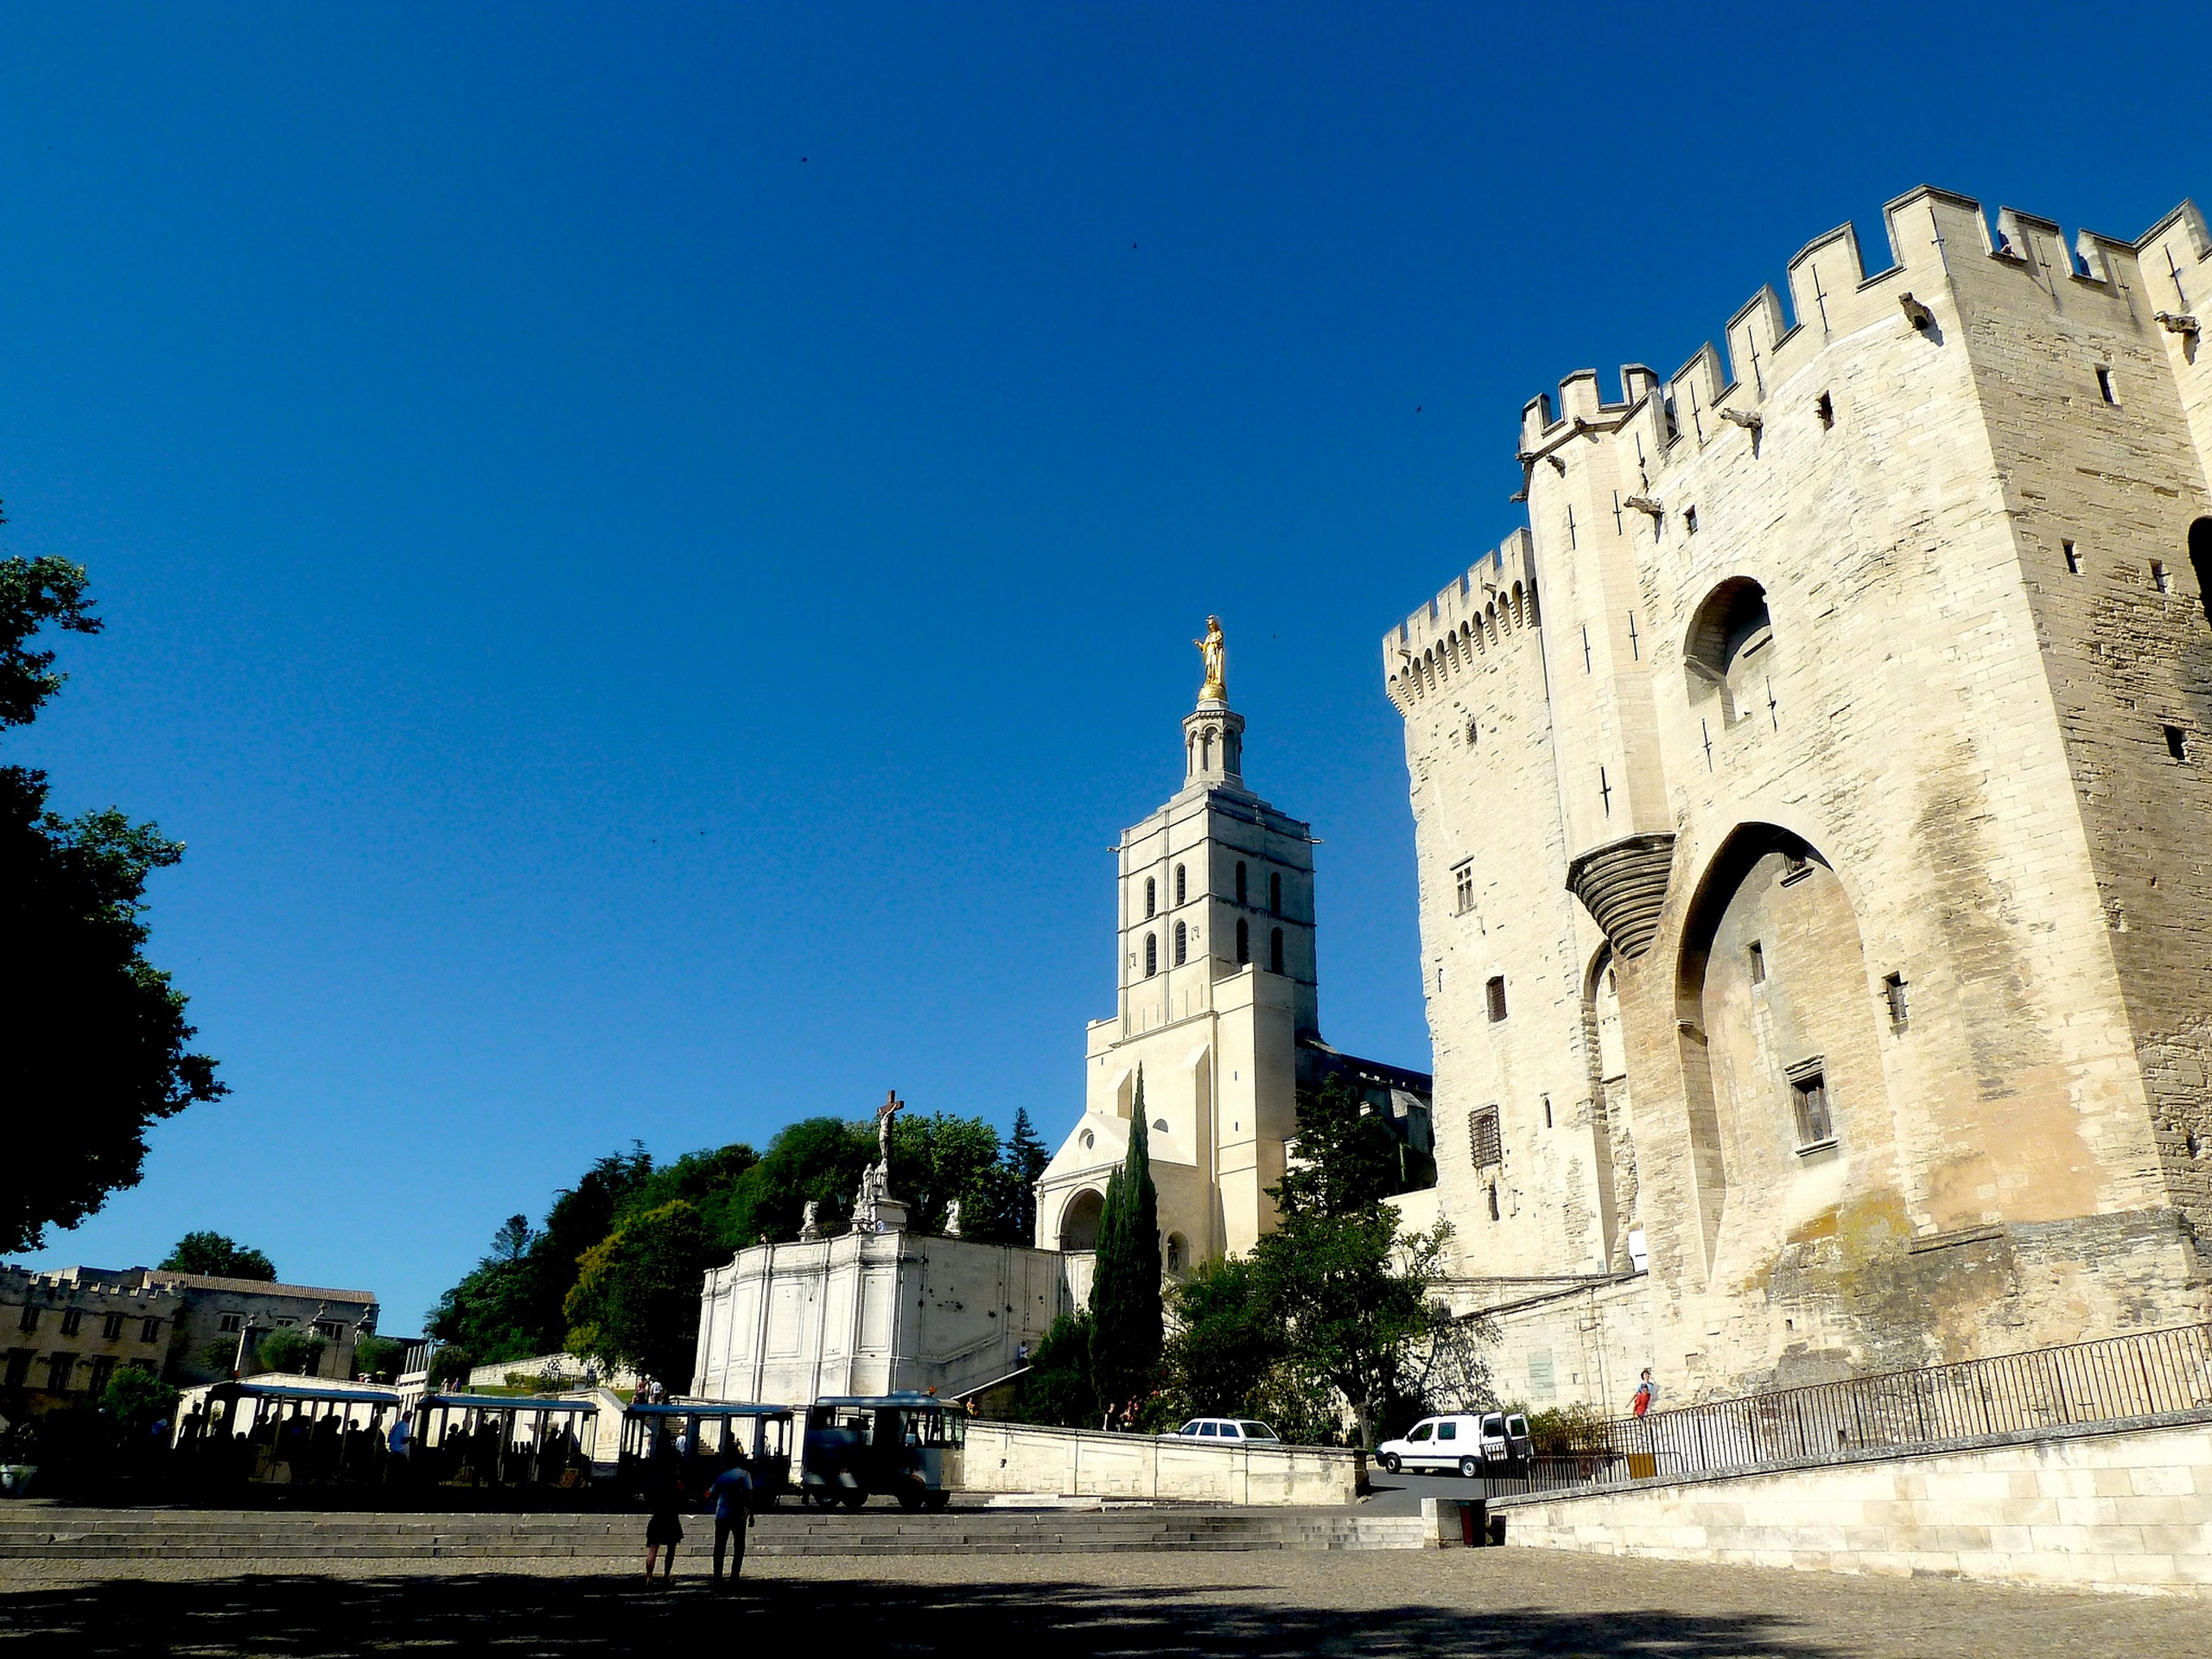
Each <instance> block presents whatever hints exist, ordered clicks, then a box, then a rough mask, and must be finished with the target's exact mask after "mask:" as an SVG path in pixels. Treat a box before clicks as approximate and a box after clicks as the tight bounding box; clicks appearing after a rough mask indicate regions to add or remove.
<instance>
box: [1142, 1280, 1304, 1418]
mask: <svg viewBox="0 0 2212 1659" xmlns="http://www.w3.org/2000/svg"><path fill="white" fill-rule="evenodd" d="M1254 1278H1255V1275H1254V1270H1253V1264H1252V1261H1251V1258H1250V1257H1249V1256H1230V1257H1221V1256H1217V1257H1215V1258H1213V1259H1212V1260H1211V1261H1208V1262H1199V1263H1198V1266H1197V1267H1196V1268H1193V1269H1192V1272H1191V1275H1190V1277H1189V1278H1187V1279H1185V1280H1184V1281H1182V1282H1181V1283H1179V1284H1177V1285H1175V1286H1174V1287H1173V1288H1172V1289H1171V1290H1170V1291H1169V1293H1168V1296H1169V1302H1170V1306H1171V1307H1172V1309H1173V1313H1174V1327H1175V1328H1174V1333H1173V1335H1172V1336H1170V1337H1169V1338H1167V1342H1166V1350H1165V1351H1164V1353H1163V1354H1162V1356H1161V1369H1162V1372H1163V1374H1164V1379H1165V1383H1166V1389H1167V1391H1168V1393H1169V1394H1170V1395H1172V1396H1173V1399H1174V1401H1175V1402H1176V1406H1177V1409H1178V1410H1179V1412H1180V1413H1181V1414H1183V1415H1184V1416H1186V1417H1221V1416H1230V1417H1243V1416H1250V1415H1253V1414H1257V1413H1259V1412H1261V1411H1262V1395H1263V1394H1264V1391H1265V1389H1266V1386H1267V1383H1268V1376H1269V1375H1270V1374H1271V1373H1272V1372H1273V1371H1274V1370H1275V1368H1276V1367H1277V1366H1278V1365H1279V1364H1280V1363H1281V1361H1282V1359H1283V1354H1284V1349H1283V1340H1282V1328H1281V1325H1278V1324H1277V1323H1276V1322H1275V1320H1274V1318H1273V1317H1272V1315H1271V1314H1270V1313H1269V1311H1268V1308H1267V1307H1266V1306H1265V1305H1264V1304H1263V1303H1262V1300H1261V1298H1260V1295H1259V1293H1258V1291H1257V1289H1256V1287H1255V1283H1254ZM1277 1427H1278V1428H1280V1427H1281V1426H1280V1425H1278V1426H1277Z"/></svg>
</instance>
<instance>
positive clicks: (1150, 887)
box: [1144, 875, 1160, 922]
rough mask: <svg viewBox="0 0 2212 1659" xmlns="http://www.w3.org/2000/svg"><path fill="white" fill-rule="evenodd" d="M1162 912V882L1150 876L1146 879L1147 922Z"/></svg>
mask: <svg viewBox="0 0 2212 1659" xmlns="http://www.w3.org/2000/svg"><path fill="white" fill-rule="evenodd" d="M1159 914H1160V883H1159V882H1157V881H1155V880H1153V879H1152V878H1151V877H1150V876H1148V875H1147V877H1145V879H1144V918H1145V920H1147V922H1148V921H1150V920H1151V919H1152V918H1154V917H1155V916H1157V915H1159Z"/></svg>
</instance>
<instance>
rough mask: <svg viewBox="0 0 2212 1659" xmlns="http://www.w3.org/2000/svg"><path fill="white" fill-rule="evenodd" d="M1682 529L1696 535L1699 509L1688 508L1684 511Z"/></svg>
mask: <svg viewBox="0 0 2212 1659" xmlns="http://www.w3.org/2000/svg"><path fill="white" fill-rule="evenodd" d="M1682 530H1683V531H1684V532H1685V533H1686V534H1688V535H1691V536H1694V535H1696V534H1697V509H1696V508H1695V507H1689V508H1686V509H1685V510H1684V511H1683V513H1682Z"/></svg>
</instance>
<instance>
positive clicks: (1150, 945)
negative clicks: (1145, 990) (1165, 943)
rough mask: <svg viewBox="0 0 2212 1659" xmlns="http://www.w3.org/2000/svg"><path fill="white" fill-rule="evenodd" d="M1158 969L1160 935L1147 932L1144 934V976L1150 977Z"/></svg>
mask: <svg viewBox="0 0 2212 1659" xmlns="http://www.w3.org/2000/svg"><path fill="white" fill-rule="evenodd" d="M1159 971H1160V935H1159V934H1157V933H1147V934H1146V935H1145V936H1144V976H1145V977H1146V978H1147V979H1150V978H1151V977H1152V976H1154V974H1156V973H1158V972H1159Z"/></svg>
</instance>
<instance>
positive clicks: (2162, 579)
mask: <svg viewBox="0 0 2212 1659" xmlns="http://www.w3.org/2000/svg"><path fill="white" fill-rule="evenodd" d="M2151 585H2152V587H2153V588H2157V589H2158V591H2159V592H2160V593H2162V594H2171V592H2173V590H2174V579H2173V578H2172V577H2171V575H2167V574H2166V566H2165V562H2164V560H2163V559H2153V560H2152V561H2151Z"/></svg>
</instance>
